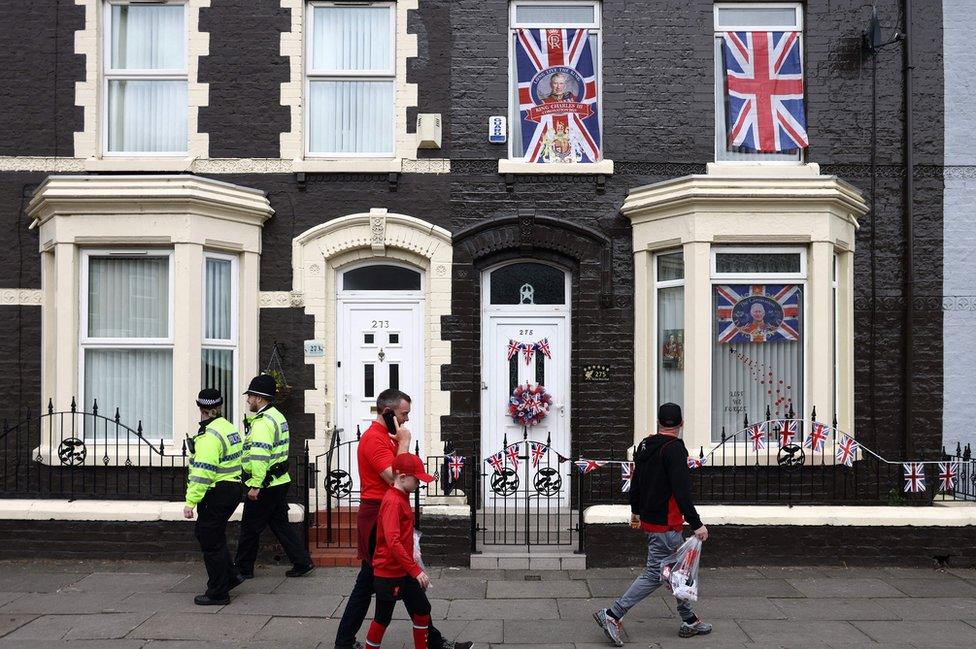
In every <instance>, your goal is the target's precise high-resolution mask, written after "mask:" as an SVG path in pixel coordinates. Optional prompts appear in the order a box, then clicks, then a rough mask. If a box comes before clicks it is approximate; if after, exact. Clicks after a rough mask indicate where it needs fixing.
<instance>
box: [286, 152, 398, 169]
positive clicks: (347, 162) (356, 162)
mask: <svg viewBox="0 0 976 649" xmlns="http://www.w3.org/2000/svg"><path fill="white" fill-rule="evenodd" d="M292 169H293V170H294V171H296V172H297V171H305V172H309V173H394V172H399V171H402V170H403V159H402V158H393V157H390V158H366V157H362V158H360V157H355V156H352V157H348V158H328V157H321V158H317V157H315V156H309V157H307V158H303V159H300V160H294V161H292Z"/></svg>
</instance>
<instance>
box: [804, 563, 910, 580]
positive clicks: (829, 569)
mask: <svg viewBox="0 0 976 649" xmlns="http://www.w3.org/2000/svg"><path fill="white" fill-rule="evenodd" d="M818 570H819V571H820V572H821V573H823V576H824V577H830V578H831V579H886V578H888V577H891V576H892V575H891V573H889V572H888V569H887V568H885V567H884V566H876V567H857V566H855V567H847V566H823V567H821V568H818Z"/></svg>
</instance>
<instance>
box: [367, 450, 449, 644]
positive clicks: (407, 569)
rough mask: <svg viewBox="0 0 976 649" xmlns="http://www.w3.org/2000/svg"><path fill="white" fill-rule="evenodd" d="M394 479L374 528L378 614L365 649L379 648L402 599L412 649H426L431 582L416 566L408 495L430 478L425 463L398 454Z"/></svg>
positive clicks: (374, 564) (382, 503) (374, 563)
mask: <svg viewBox="0 0 976 649" xmlns="http://www.w3.org/2000/svg"><path fill="white" fill-rule="evenodd" d="M393 473H394V474H395V475H396V478H395V479H394V482H393V488H392V489H388V490H387V492H386V495H384V496H383V501H382V502H381V503H380V513H379V518H378V519H377V522H376V551H375V552H374V553H373V573H374V575H375V578H374V580H373V588H374V590H375V591H376V614H375V616H374V618H373V622H372V624H370V625H369V631H368V632H367V633H366V645H367V646H368V647H379V646H380V643H381V642H382V641H383V634H384V633H386V627H387V626H389V624H390V620H392V619H393V607H394V606H395V605H396V601H397V600H398V599H402V600H403V601H404V603H405V604H407V605H408V606H407V607H408V610H412V611H413V613H412V614H411V616H410V617H411V619H412V620H413V644H414V647H415V649H427V628H428V627H429V626H430V601H429V600H428V599H427V595H426V593H424V591H425V590H427V587H428V586H430V577H428V576H427V573H426V572H424V569H423V568H422V567H421V566H420V565H419V564H418V563H417V562H416V561H415V560H414V547H413V511H412V510H411V509H410V494H412V493H413V492H414V491H416V490H417V489H418V488H419V487H420V481H421V480H423V481H424V482H431V481H432V480H433V479H434V476H432V475H430V474H428V473H426V472H425V471H424V463H423V462H422V461H421V460H420V458H419V457H417V456H416V455H413V454H411V453H402V454H400V455H398V456H396V458H395V459H394V460H393Z"/></svg>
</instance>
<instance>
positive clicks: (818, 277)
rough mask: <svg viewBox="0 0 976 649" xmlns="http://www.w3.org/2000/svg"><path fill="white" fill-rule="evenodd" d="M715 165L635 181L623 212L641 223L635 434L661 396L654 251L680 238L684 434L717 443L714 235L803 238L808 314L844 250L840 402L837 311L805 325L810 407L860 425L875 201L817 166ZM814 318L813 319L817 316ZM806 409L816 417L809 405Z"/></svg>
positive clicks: (649, 420) (693, 444)
mask: <svg viewBox="0 0 976 649" xmlns="http://www.w3.org/2000/svg"><path fill="white" fill-rule="evenodd" d="M708 171H709V173H708V174H705V175H693V176H685V177H682V178H676V179H672V180H667V181H664V182H660V183H655V184H651V185H645V186H643V187H636V188H634V189H632V190H631V191H630V193H629V194H628V196H627V199H626V200H625V201H624V205H623V207H622V208H621V212H622V213H623V214H624V216H626V217H628V218H629V219H630V220H631V223H632V225H633V249H634V273H635V278H634V282H635V301H634V304H635V313H634V320H635V331H634V334H635V340H634V356H635V357H634V367H635V373H634V382H635V386H634V389H635V399H634V401H635V410H634V431H635V433H634V441H635V443H636V442H637V441H638V440H639V439H640V438H641V437H643V436H644V435H645V434H646V433H647V432H648V431H651V430H653V427H654V424H655V422H654V418H655V412H654V408H655V406H656V403H657V390H656V367H657V365H656V363H657V346H656V344H654V341H655V331H656V322H657V314H656V313H655V311H654V304H655V299H654V293H653V291H654V290H655V288H654V283H653V281H652V280H653V253H654V252H657V251H663V250H668V249H673V248H676V247H680V248H681V249H682V251H683V252H684V260H685V284H684V286H685V314H684V321H685V372H684V402H685V403H684V406H685V408H684V410H685V412H684V415H685V430H684V433H683V437H684V438H685V442H686V444H687V445H688V447H689V448H692V449H696V450H697V449H698V447H704V448H705V449H706V450H707V449H708V448H709V447H710V446H711V445H712V442H711V412H712V395H711V389H712V388H711V362H712V360H711V358H712V356H711V337H712V318H711V312H712V306H711V304H712V298H711V292H712V289H711V248H712V246H713V245H715V244H728V243H738V244H751V245H770V244H794V245H796V244H800V245H802V246H803V247H805V248H806V253H807V261H808V266H807V289H806V295H807V313H826V314H830V313H831V309H830V305H831V299H832V298H831V291H832V279H831V268H832V266H831V265H832V256H833V254H834V253H836V254H837V256H838V262H839V273H838V275H839V277H838V303H839V304H838V307H839V308H838V323H839V332H840V334H841V335H840V336H838V349H837V363H838V367H839V372H838V394H839V395H840V399H839V403H838V404H836V406H835V404H834V392H833V385H834V381H833V367H832V359H831V354H830V349H831V345H832V339H833V330H834V323H833V320H832V318H830V317H829V315H828V316H827V317H820V318H814V319H809V320H807V322H806V324H805V330H806V331H805V336H806V341H807V342H806V350H807V351H806V356H805V359H804V371H805V376H806V385H805V398H804V401H803V403H804V406H805V408H806V409H807V410H809V407H810V406H812V405H816V406H817V410H818V412H820V413H824V412H826V413H830V412H832V411H834V410H836V413H837V421H838V426H839V428H840V429H841V430H843V431H844V432H854V403H853V402H854V380H853V374H854V348H853V345H854V343H853V293H852V291H853V284H852V283H853V251H854V234H855V231H856V230H857V228H858V227H859V226H858V222H857V219H858V217H860V216H862V215H863V214H865V213H866V212H867V209H868V207H867V204H866V203H865V202H864V200H863V198H862V197H861V195H860V194H859V193H858V191H857V190H856V189H855V188H854V187H852V186H851V185H849V184H847V183H845V182H844V181H842V180H840V179H838V178H836V177H834V176H821V175H820V173H819V171H820V169H819V167H818V166H817V165H815V164H809V165H790V166H773V165H763V166H760V165H745V164H736V165H718V164H715V165H709V167H708ZM811 322H812V323H813V324H814V326H811V325H810V323H811ZM801 416H808V413H802V414H801Z"/></svg>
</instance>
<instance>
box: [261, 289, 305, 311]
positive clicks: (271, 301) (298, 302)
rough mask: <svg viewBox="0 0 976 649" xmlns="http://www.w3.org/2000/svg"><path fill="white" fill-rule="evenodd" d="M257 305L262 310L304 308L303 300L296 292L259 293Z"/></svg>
mask: <svg viewBox="0 0 976 649" xmlns="http://www.w3.org/2000/svg"><path fill="white" fill-rule="evenodd" d="M258 305H259V306H260V307H261V308H262V309H291V308H295V307H302V306H305V299H304V298H303V297H302V294H301V293H299V292H298V291H261V292H260V293H259V294H258Z"/></svg>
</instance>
